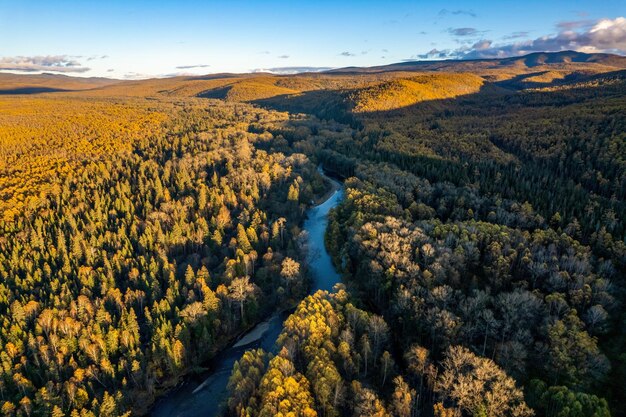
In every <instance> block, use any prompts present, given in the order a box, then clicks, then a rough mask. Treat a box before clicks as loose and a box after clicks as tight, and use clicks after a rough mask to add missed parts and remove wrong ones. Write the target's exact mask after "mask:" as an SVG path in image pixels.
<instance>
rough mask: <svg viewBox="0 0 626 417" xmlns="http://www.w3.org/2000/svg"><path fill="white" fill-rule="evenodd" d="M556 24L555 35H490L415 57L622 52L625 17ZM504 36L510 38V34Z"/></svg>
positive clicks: (624, 48) (625, 40) (625, 41)
mask: <svg viewBox="0 0 626 417" xmlns="http://www.w3.org/2000/svg"><path fill="white" fill-rule="evenodd" d="M557 28H558V29H559V32H558V33H557V34H556V35H547V36H542V37H539V38H536V39H530V40H524V41H517V42H511V43H506V42H505V43H494V42H493V41H492V40H490V39H482V40H480V41H478V42H476V43H474V44H473V45H471V46H462V47H460V48H457V49H445V50H437V49H433V50H431V51H430V52H427V53H425V54H421V55H418V57H419V58H421V59H435V58H437V59H441V58H452V59H482V58H505V57H510V56H520V55H526V54H529V53H533V52H558V51H566V50H575V51H579V52H586V53H597V52H605V53H615V54H621V55H626V18H625V17H617V18H615V19H600V20H596V21H588V20H584V21H578V22H561V23H559V24H557ZM518 34H522V33H518ZM516 35H517V34H516ZM508 39H509V40H510V39H511V38H508Z"/></svg>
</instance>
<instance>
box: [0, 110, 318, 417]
mask: <svg viewBox="0 0 626 417" xmlns="http://www.w3.org/2000/svg"><path fill="white" fill-rule="evenodd" d="M7 103H12V105H13V106H12V107H11V109H12V113H11V114H5V115H4V116H3V117H6V118H9V117H10V118H11V119H10V120H12V121H13V123H12V124H11V125H5V128H6V129H10V132H6V138H7V140H8V139H12V140H13V143H15V144H16V146H14V147H5V148H4V149H5V155H4V157H5V158H6V159H5V161H6V162H5V163H6V165H4V166H3V175H4V177H5V178H7V179H8V180H10V181H12V182H11V183H15V184H16V186H15V188H8V187H3V192H4V193H6V194H7V195H8V196H10V199H9V200H8V201H5V203H6V204H7V207H12V208H13V210H11V215H10V216H9V215H7V214H6V212H5V220H2V221H1V222H0V276H1V277H2V280H0V314H2V317H3V318H2V320H1V329H0V346H1V348H0V361H1V363H2V366H1V368H0V398H1V399H2V404H1V410H2V413H3V414H4V415H41V416H44V415H55V416H57V415H70V414H71V415H85V416H88V415H109V416H115V415H122V414H125V413H126V412H128V411H134V412H135V413H138V414H141V413H145V411H146V410H147V408H148V407H149V406H150V404H151V402H152V401H153V400H154V398H155V396H156V395H158V394H159V393H160V392H163V390H164V389H167V388H168V387H171V386H173V385H175V384H176V383H177V382H178V381H179V378H180V377H181V376H182V375H183V374H184V373H185V372H188V371H189V370H191V369H193V368H194V367H196V366H199V365H201V364H202V363H203V361H205V360H206V359H208V358H209V357H211V356H212V355H213V354H214V353H215V352H217V351H218V350H219V349H220V348H221V347H222V346H224V345H225V344H226V343H227V342H228V341H229V340H231V338H232V337H233V336H235V335H237V334H238V333H239V332H241V330H242V329H245V328H247V327H249V326H250V325H252V324H254V323H255V322H256V321H258V319H259V318H261V317H263V316H264V315H266V314H267V313H268V312H269V309H270V308H273V307H275V306H281V305H283V306H289V305H290V304H291V303H292V301H291V300H293V299H300V298H301V297H302V295H303V294H304V292H305V290H306V287H307V283H306V281H305V280H304V276H303V275H301V274H299V273H297V269H298V268H295V270H296V273H295V274H289V280H290V282H289V283H288V284H289V285H287V284H286V283H285V278H284V276H285V275H286V274H285V273H283V274H281V272H282V270H283V269H285V268H290V269H289V270H290V271H293V270H294V265H295V266H297V265H298V260H299V258H300V252H299V251H298V250H297V247H298V243H297V242H296V240H297V239H299V238H300V236H299V230H298V227H297V226H298V224H299V223H300V220H301V216H302V213H303V210H302V209H301V204H302V203H301V201H310V200H311V198H313V196H314V194H315V193H316V192H321V191H323V188H324V184H323V183H322V182H321V181H320V180H319V178H318V177H317V175H318V174H317V173H316V171H315V166H314V165H312V164H311V163H310V162H309V160H308V159H307V157H306V156H304V155H302V154H297V153H290V154H283V153H281V152H267V151H264V150H261V149H259V147H258V145H263V144H265V143H267V142H268V141H269V140H271V139H272V136H271V135H270V134H269V133H267V132H264V131H263V130H264V126H269V125H272V124H275V123H278V124H282V123H285V122H286V121H288V119H289V116H288V115H287V114H279V113H272V112H267V111H264V110H260V109H254V108H252V107H250V106H243V105H223V104H220V103H218V102H211V103H207V102H206V101H199V100H196V101H186V102H184V103H179V102H166V101H161V102H159V103H157V104H149V105H148V106H146V104H145V103H139V104H137V103H134V102H123V103H122V104H119V103H118V102H109V101H104V102H98V101H95V102H94V101H87V102H85V101H83V100H79V101H75V100H74V99H60V98H54V99H37V100H22V99H18V98H10V99H7ZM16 104H17V106H16ZM152 106H154V107H152ZM60 109H61V110H60ZM78 109H80V110H78ZM59 111H62V112H63V113H62V114H61V115H59V113H58V112H59ZM128 112H131V113H128ZM146 117H147V119H146ZM135 119H137V121H135ZM136 123H143V124H146V123H147V124H148V125H143V126H142V125H141V124H136ZM252 125H254V126H255V131H256V132H257V133H250V131H249V130H250V127H251V126H252ZM129 127H130V128H131V130H128V128H129ZM64 132H67V133H69V134H64ZM89 132H92V134H93V136H94V137H93V139H91V140H90V136H89V134H88V133H89ZM31 138H34V139H35V140H32V139H31ZM47 138H57V139H59V141H58V142H54V141H52V140H50V141H49V142H45V141H46V140H47ZM61 139H63V140H61ZM43 143H46V145H47V146H42V145H43ZM37 148H38V149H41V152H40V155H37V154H38V153H39V152H37V151H35V150H34V149H37ZM51 158H56V160H58V161H59V162H58V163H56V164H53V163H50V160H51ZM38 160H42V162H41V164H40V166H41V170H42V174H41V179H40V180H39V181H36V182H34V183H32V184H31V185H27V183H25V181H24V179H23V178H32V175H30V174H29V173H32V172H33V168H37V167H38V166H39V165H33V164H32V162H34V161H38ZM18 173H19V174H20V175H21V173H25V174H24V175H26V176H25V177H22V176H18ZM22 189H24V191H21V190H22ZM31 195H33V196H35V197H36V198H34V197H32V198H31ZM5 200H6V197H5ZM14 201H18V202H19V201H26V202H27V204H25V205H20V206H16V204H15V203H14ZM281 288H282V289H281Z"/></svg>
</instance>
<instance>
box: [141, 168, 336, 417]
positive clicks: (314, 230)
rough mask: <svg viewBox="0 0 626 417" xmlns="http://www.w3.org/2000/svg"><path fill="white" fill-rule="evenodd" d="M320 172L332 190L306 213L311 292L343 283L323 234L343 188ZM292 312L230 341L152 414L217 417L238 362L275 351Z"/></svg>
mask: <svg viewBox="0 0 626 417" xmlns="http://www.w3.org/2000/svg"><path fill="white" fill-rule="evenodd" d="M318 170H319V172H320V174H321V175H322V176H323V177H324V179H325V180H326V181H328V182H329V183H330V187H331V188H330V190H329V191H328V192H327V193H326V194H325V195H324V196H323V197H325V198H324V199H323V200H322V201H321V202H319V204H317V205H315V206H314V207H311V208H310V209H309V210H308V211H307V218H306V220H305V221H304V225H303V228H304V230H305V231H306V232H307V234H308V253H307V259H306V262H307V265H308V268H309V271H310V273H311V277H312V281H313V282H312V286H311V292H315V291H317V290H328V291H332V288H333V286H334V285H335V284H336V283H337V282H339V280H340V275H339V274H338V273H337V271H336V270H335V268H334V267H333V265H332V262H331V259H330V255H329V254H328V251H327V250H326V247H325V244H324V233H325V231H326V227H327V225H328V212H329V211H330V210H331V209H332V208H334V207H336V206H337V205H338V204H339V203H340V202H341V200H342V199H343V196H344V194H343V186H342V184H341V183H340V182H339V181H337V180H335V179H333V178H331V177H329V176H327V175H326V174H325V173H324V172H323V170H322V169H321V167H320V168H318ZM290 312H291V311H283V312H279V313H275V314H273V315H272V316H271V317H270V318H269V319H267V320H265V321H263V322H261V323H258V324H257V325H256V326H254V327H253V328H252V329H250V330H248V331H247V332H245V333H244V334H243V335H241V336H240V337H238V338H237V339H236V340H235V341H233V342H231V345H230V347H229V348H226V349H224V350H222V351H221V352H220V353H218V354H217V355H216V356H215V358H213V359H212V360H211V361H210V362H209V368H210V369H211V371H210V372H205V373H202V374H200V375H190V376H189V377H187V378H186V380H185V381H184V382H183V383H182V384H181V385H180V386H179V387H177V388H175V389H174V390H172V391H171V392H170V393H168V394H167V395H166V396H165V397H162V398H161V399H159V400H158V401H157V402H156V403H155V405H154V406H153V408H152V410H151V412H150V415H152V416H155V417H165V416H178V417H196V416H198V417H199V416H202V417H206V416H217V415H218V414H219V411H220V406H221V404H222V403H223V401H224V400H225V399H226V397H227V394H228V391H227V385H228V379H229V377H230V373H231V371H232V368H233V365H234V364H235V362H236V361H237V360H239V359H240V358H241V356H242V355H243V353H244V352H245V351H246V350H249V349H257V348H262V349H264V350H266V351H269V352H274V351H275V344H276V339H277V338H278V335H279V334H280V332H281V331H282V329H283V322H284V320H285V319H286V318H287V317H288V316H289V314H290Z"/></svg>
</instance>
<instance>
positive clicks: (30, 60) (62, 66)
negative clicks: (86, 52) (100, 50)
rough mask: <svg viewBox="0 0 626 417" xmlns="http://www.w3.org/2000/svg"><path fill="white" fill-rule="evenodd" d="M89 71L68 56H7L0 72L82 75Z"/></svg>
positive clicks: (0, 64)
mask: <svg viewBox="0 0 626 417" xmlns="http://www.w3.org/2000/svg"><path fill="white" fill-rule="evenodd" d="M89 70H90V68H88V67H84V66H82V64H81V63H80V62H78V61H76V60H75V59H74V58H73V57H69V56H67V55H47V56H7V57H1V58H0V71H17V72H42V71H46V72H63V73H71V72H76V73H81V72H87V71H89Z"/></svg>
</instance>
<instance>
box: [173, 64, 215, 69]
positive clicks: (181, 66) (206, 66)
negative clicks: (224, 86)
mask: <svg viewBox="0 0 626 417" xmlns="http://www.w3.org/2000/svg"><path fill="white" fill-rule="evenodd" d="M208 67H210V65H209V64H198V65H179V66H178V67H176V69H193V68H208Z"/></svg>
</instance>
